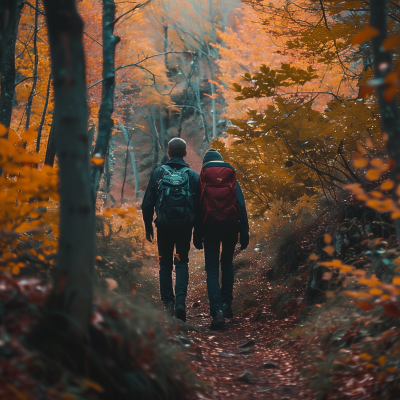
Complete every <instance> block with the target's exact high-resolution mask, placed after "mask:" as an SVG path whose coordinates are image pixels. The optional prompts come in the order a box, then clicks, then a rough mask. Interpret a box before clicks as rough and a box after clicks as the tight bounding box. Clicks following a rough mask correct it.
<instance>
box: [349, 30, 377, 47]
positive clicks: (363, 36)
mask: <svg viewBox="0 0 400 400" xmlns="http://www.w3.org/2000/svg"><path fill="white" fill-rule="evenodd" d="M379 34H380V32H379V31H378V29H376V28H374V27H372V26H368V27H367V28H365V29H364V30H362V31H361V32H359V33H357V34H356V35H354V36H353V39H352V41H351V43H352V44H362V43H364V42H366V41H367V40H371V39H372V38H374V37H376V36H378V35H379Z"/></svg>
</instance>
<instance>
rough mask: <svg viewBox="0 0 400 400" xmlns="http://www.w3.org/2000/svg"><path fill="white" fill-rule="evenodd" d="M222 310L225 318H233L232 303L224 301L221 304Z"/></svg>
mask: <svg viewBox="0 0 400 400" xmlns="http://www.w3.org/2000/svg"><path fill="white" fill-rule="evenodd" d="M222 312H223V313H224V317H225V318H233V312H232V304H231V303H224V304H223V305H222Z"/></svg>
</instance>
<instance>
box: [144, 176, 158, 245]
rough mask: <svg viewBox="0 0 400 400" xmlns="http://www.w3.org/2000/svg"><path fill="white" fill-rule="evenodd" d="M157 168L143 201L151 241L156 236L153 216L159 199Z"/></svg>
mask: <svg viewBox="0 0 400 400" xmlns="http://www.w3.org/2000/svg"><path fill="white" fill-rule="evenodd" d="M157 172H158V171H157V169H156V170H155V171H154V173H153V174H152V176H151V177H150V180H149V183H148V185H147V188H146V191H145V193H144V197H143V202H142V207H141V208H142V214H143V222H144V227H145V231H146V239H147V240H148V241H149V242H150V243H151V242H152V239H153V238H154V230H153V217H154V207H155V204H156V200H157V175H158V174H157Z"/></svg>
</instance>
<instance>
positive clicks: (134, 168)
mask: <svg viewBox="0 0 400 400" xmlns="http://www.w3.org/2000/svg"><path fill="white" fill-rule="evenodd" d="M118 128H119V129H121V131H122V133H123V135H124V138H125V141H126V145H127V147H128V148H129V155H130V158H131V163H132V170H133V177H134V178H135V197H137V196H138V192H139V172H138V169H137V165H136V158H135V152H134V150H133V146H132V142H131V139H130V138H129V136H128V132H127V131H126V128H125V127H124V126H123V125H122V124H120V123H118Z"/></svg>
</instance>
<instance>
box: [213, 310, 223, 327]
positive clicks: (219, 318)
mask: <svg viewBox="0 0 400 400" xmlns="http://www.w3.org/2000/svg"><path fill="white" fill-rule="evenodd" d="M224 328H225V317H224V313H223V312H222V310H218V311H217V312H216V313H215V317H214V318H213V319H212V321H211V325H210V329H212V330H214V331H218V330H220V329H224Z"/></svg>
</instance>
